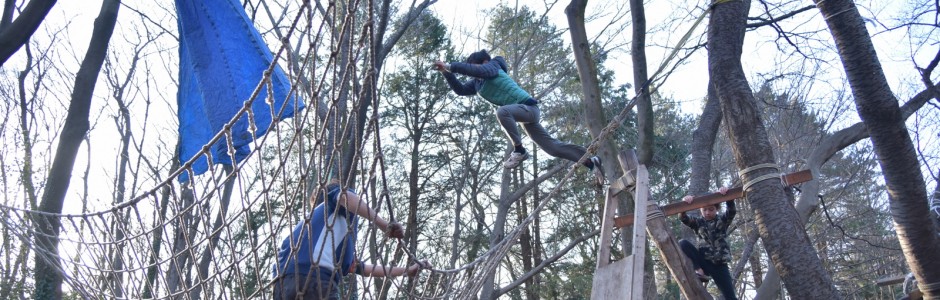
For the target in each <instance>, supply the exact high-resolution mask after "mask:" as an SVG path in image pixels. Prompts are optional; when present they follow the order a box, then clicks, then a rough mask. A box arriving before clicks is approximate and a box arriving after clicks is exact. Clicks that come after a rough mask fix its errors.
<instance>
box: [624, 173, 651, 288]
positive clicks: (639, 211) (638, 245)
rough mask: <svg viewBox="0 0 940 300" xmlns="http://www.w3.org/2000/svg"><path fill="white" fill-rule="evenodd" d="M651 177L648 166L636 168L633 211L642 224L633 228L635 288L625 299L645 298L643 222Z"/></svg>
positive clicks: (644, 239) (633, 275)
mask: <svg viewBox="0 0 940 300" xmlns="http://www.w3.org/2000/svg"><path fill="white" fill-rule="evenodd" d="M649 177H650V176H649V172H648V171H647V170H646V166H644V165H639V166H638V167H637V168H636V194H635V195H634V198H633V199H634V201H633V202H634V207H633V211H634V212H635V213H636V215H637V218H638V219H639V220H637V221H639V222H640V223H639V224H637V225H636V226H633V253H632V254H631V255H630V256H631V258H632V259H633V269H632V270H629V271H630V272H632V275H631V276H632V282H633V283H632V284H633V287H632V288H631V289H630V292H631V293H632V294H628V295H630V297H628V298H625V299H642V298H643V274H644V272H645V271H646V270H645V268H644V266H645V264H646V222H643V220H644V219H645V218H646V210H647V202H648V201H649V195H650V189H649V185H650V178H649Z"/></svg>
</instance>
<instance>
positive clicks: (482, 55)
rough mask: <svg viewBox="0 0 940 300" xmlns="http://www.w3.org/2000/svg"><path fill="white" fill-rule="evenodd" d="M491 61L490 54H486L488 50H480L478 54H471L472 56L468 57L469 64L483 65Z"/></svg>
mask: <svg viewBox="0 0 940 300" xmlns="http://www.w3.org/2000/svg"><path fill="white" fill-rule="evenodd" d="M487 60H490V54H489V53H486V50H480V51H477V52H473V53H470V56H467V63H468V64H482V63H483V62H484V61H487Z"/></svg>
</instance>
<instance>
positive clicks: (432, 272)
mask: <svg viewBox="0 0 940 300" xmlns="http://www.w3.org/2000/svg"><path fill="white" fill-rule="evenodd" d="M311 5H313V6H311ZM360 5H370V6H371V5H373V4H372V3H371V2H368V3H356V4H353V5H351V6H350V8H341V7H333V6H327V7H323V6H320V4H319V3H316V4H311V3H309V2H304V4H303V6H301V7H300V8H298V9H297V10H296V12H295V14H294V17H293V22H292V24H290V26H289V28H288V29H287V30H285V33H284V35H283V36H279V40H280V41H281V42H282V44H281V45H280V46H279V47H277V48H276V50H275V51H274V56H275V60H276V61H278V63H280V64H281V65H282V66H285V68H284V70H285V72H287V73H288V76H289V77H290V79H291V83H292V89H293V90H292V92H291V93H292V95H296V97H293V98H294V99H298V100H295V101H300V100H299V99H306V102H307V103H308V104H307V108H306V109H305V110H303V111H300V112H298V114H297V115H295V116H294V117H293V118H291V119H286V120H278V118H277V117H276V115H274V112H273V111H274V110H273V109H272V119H273V120H275V122H272V123H271V124H272V125H271V127H270V128H268V130H267V134H265V135H263V136H254V141H253V142H252V145H251V146H252V150H251V153H250V154H249V155H248V157H247V158H246V159H244V160H241V161H240V162H236V163H232V164H229V165H223V164H210V166H209V170H208V171H207V172H206V173H205V174H202V175H196V173H195V171H194V170H193V163H194V161H196V160H197V159H208V160H209V161H214V160H213V159H214V158H213V157H212V156H211V154H210V151H209V149H210V146H209V145H212V144H214V143H216V142H217V141H221V142H223V143H226V144H227V148H228V151H229V154H230V155H229V156H230V157H234V152H235V149H234V148H235V147H234V146H233V145H232V143H231V140H232V139H231V137H232V135H233V132H232V127H233V126H232V125H233V124H234V123H235V122H237V121H238V120H247V122H248V124H249V128H250V132H252V134H253V132H254V131H255V130H257V129H258V128H257V126H256V124H255V121H254V119H255V117H256V116H254V115H253V113H252V111H251V109H250V108H251V105H250V104H251V102H253V101H266V102H267V103H269V104H270V103H273V102H274V101H273V99H271V97H273V96H271V95H274V93H273V92H271V91H270V89H271V80H270V73H271V70H272V69H273V68H274V65H273V64H272V66H271V67H270V68H269V70H268V72H266V73H265V76H264V79H262V80H261V81H260V82H259V83H258V85H257V88H256V90H255V93H254V95H253V96H252V97H251V98H250V99H248V100H247V104H246V105H244V106H243V108H242V109H241V110H240V111H239V112H238V113H237V114H236V115H235V116H234V117H233V118H232V120H231V121H230V122H229V123H228V126H226V127H225V128H226V129H225V130H223V131H221V132H219V133H218V134H216V136H215V138H214V139H213V140H211V141H210V142H209V143H208V144H207V146H206V147H203V150H202V151H201V152H200V153H199V154H198V155H197V156H196V157H193V158H192V159H189V160H188V161H186V162H185V163H183V164H182V165H181V166H180V167H179V168H178V169H177V170H176V171H175V172H172V173H170V174H168V175H167V176H166V177H164V179H162V181H161V182H160V183H159V184H157V185H156V186H154V187H153V188H151V189H150V190H148V191H146V192H144V193H141V194H139V195H137V196H135V197H130V198H129V199H128V200H126V201H123V202H120V203H114V204H113V205H111V206H110V207H107V208H103V209H95V208H90V209H89V210H91V212H86V213H81V214H49V213H43V212H40V211H34V210H28V209H23V208H19V207H10V206H2V207H0V213H3V214H4V218H3V219H2V220H3V221H2V225H3V226H5V227H6V229H7V230H9V231H10V232H12V233H13V234H14V235H15V236H17V237H18V238H19V239H20V240H21V241H23V242H24V245H25V246H26V247H28V248H29V250H30V251H33V252H34V253H35V254H36V255H35V257H36V259H43V260H47V261H49V262H53V263H54V264H55V265H57V266H58V267H59V272H60V273H61V274H62V275H63V277H64V280H65V283H66V285H67V289H68V292H70V293H74V294H76V295H78V296H80V297H83V298H90V299H125V298H130V299H136V298H147V299H243V298H269V296H270V294H271V292H272V286H273V282H274V280H275V279H276V278H275V276H274V275H273V266H274V265H275V264H276V261H277V251H278V249H279V247H280V245H281V243H282V241H283V240H284V239H285V237H287V235H288V234H289V233H290V232H291V230H292V228H294V227H295V226H297V224H309V220H310V219H309V218H310V212H311V211H312V210H313V209H314V207H315V206H316V205H319V204H322V201H311V200H310V199H316V197H313V195H316V194H317V193H318V191H319V192H323V191H324V188H325V186H326V184H327V182H328V180H329V179H330V178H331V177H332V176H331V174H335V173H336V172H340V171H337V170H355V173H356V174H357V176H353V177H352V178H355V181H354V182H345V183H344V184H343V185H344V186H348V187H355V189H356V190H357V191H358V195H359V196H360V197H361V198H362V200H363V201H364V202H365V203H368V204H369V205H370V206H371V207H372V208H373V209H374V210H375V211H376V212H378V214H379V215H380V216H383V217H384V218H386V219H389V220H395V219H394V216H392V215H390V214H391V212H390V211H389V210H388V209H389V206H390V203H391V199H390V198H391V197H390V195H389V192H388V190H389V187H388V186H387V184H386V175H385V174H386V169H385V161H384V157H383V155H382V154H383V151H382V145H381V143H380V138H379V137H380V130H379V125H378V118H379V113H378V110H377V109H376V106H375V105H371V104H372V103H371V102H372V101H373V100H374V99H377V95H375V94H374V89H372V91H370V89H368V88H362V87H361V86H356V85H355V84H349V83H348V81H346V80H348V78H365V80H364V81H363V82H366V83H367V84H372V85H373V86H374V85H375V83H376V79H375V76H376V75H377V74H375V73H374V72H372V71H371V70H373V66H372V65H370V64H369V61H373V60H374V57H373V56H374V55H375V54H374V53H372V52H371V51H370V49H374V48H375V43H376V42H375V41H374V40H373V39H372V33H371V31H370V30H371V29H372V27H370V26H367V25H368V24H370V23H371V22H372V21H373V20H371V19H370V20H369V21H368V22H362V20H356V19H355V18H342V17H341V16H343V15H344V14H346V13H348V12H350V9H355V7H357V6H360ZM357 22H358V23H357ZM329 28H334V29H335V30H333V31H331V30H330V29H329ZM359 29H362V33H361V35H357V34H358V33H357V31H359ZM278 34H280V33H278ZM292 53H303V55H295V54H292ZM264 90H267V91H268V92H267V93H266V95H268V96H267V99H256V98H257V95H259V93H260V92H261V91H264ZM370 93H373V94H370ZM633 103H635V99H634V101H633V102H631V103H630V104H629V105H627V106H626V107H625V108H624V109H623V110H622V111H621V112H620V114H619V115H618V116H617V117H615V118H614V119H613V120H612V121H611V122H610V124H609V125H608V126H607V128H605V129H604V131H603V133H602V134H601V135H600V136H599V137H597V138H595V140H594V141H593V142H592V143H591V146H589V147H588V154H586V155H585V157H582V160H585V159H587V157H588V156H589V155H591V154H590V153H594V152H596V149H597V147H598V146H597V145H598V143H597V141H598V140H602V139H605V138H606V137H607V136H609V135H610V134H611V133H612V132H613V131H614V130H615V129H616V128H617V126H619V124H621V123H622V122H623V120H624V119H626V116H627V113H628V112H629V111H630V110H631V109H632V105H633ZM360 132H361V136H362V138H361V139H355V138H352V137H356V136H359V135H360ZM343 161H351V162H352V165H342V163H341V162H343ZM576 167H577V166H576V165H574V164H570V165H569V166H568V170H567V172H566V174H565V175H564V177H563V178H562V179H560V180H559V181H558V183H557V185H556V186H555V187H554V188H552V190H551V192H550V193H548V194H547V195H545V196H544V197H542V198H541V199H539V201H538V206H537V208H535V209H533V210H532V211H531V212H530V213H529V215H528V216H527V217H526V218H525V219H524V220H523V221H522V222H520V223H519V224H518V225H517V226H515V227H514V228H512V229H511V230H510V231H509V232H507V233H506V234H505V236H504V237H503V238H502V240H501V241H500V242H499V243H497V244H496V246H495V247H492V248H491V249H489V250H488V251H486V252H485V253H483V254H481V255H479V256H478V257H477V258H476V259H475V260H473V261H470V262H467V263H465V264H463V265H460V266H457V265H455V264H454V263H453V262H451V263H450V266H449V267H448V268H445V269H440V268H433V269H429V270H424V271H423V272H420V273H419V275H418V276H416V277H387V278H386V277H361V276H345V277H343V282H342V284H340V285H339V290H340V298H343V299H350V298H364V299H376V298H407V299H470V298H476V297H477V294H478V293H479V291H480V289H481V287H482V286H483V285H484V283H485V282H486V278H487V276H488V275H489V276H492V274H493V273H494V272H496V270H497V268H498V267H499V265H500V262H501V260H502V258H503V257H504V256H505V255H506V253H507V252H508V251H510V249H511V247H512V246H513V244H514V243H515V241H516V240H517V239H518V238H519V236H520V235H521V234H522V232H523V231H524V230H525V229H526V228H527V227H528V226H529V225H530V224H531V223H532V222H533V220H534V219H535V218H536V217H537V216H538V214H539V213H540V211H541V210H543V209H544V208H545V207H546V205H547V204H548V203H549V199H552V198H554V197H556V195H557V194H558V192H559V191H560V188H561V187H562V186H564V185H565V184H566V182H567V181H568V180H569V179H570V178H571V177H572V176H573V174H574V171H575V169H576ZM183 173H186V174H187V175H188V178H189V180H188V181H186V182H183V183H181V182H180V181H178V180H177V179H178V178H179V176H180V175H181V174H183ZM340 177H342V176H340ZM83 211H84V210H83ZM332 221H335V219H333V220H331V222H327V225H326V226H327V227H333V226H334V225H337V224H341V223H335V222H332ZM359 223H360V224H359V226H358V227H359V229H360V230H359V234H358V238H357V239H356V241H355V242H356V249H357V250H356V255H357V257H356V258H357V259H358V260H360V261H362V262H363V263H365V264H373V265H380V266H407V265H409V264H412V263H413V262H414V261H416V260H418V259H421V257H422V256H423V255H422V253H421V251H420V247H418V248H415V249H409V246H408V245H405V244H404V243H402V242H401V241H398V240H394V239H389V238H387V237H386V236H385V234H384V233H382V232H381V231H378V230H377V229H376V228H377V227H376V226H375V225H374V224H372V223H371V222H369V221H368V220H364V219H361V220H360V221H359ZM355 225H356V224H352V223H350V224H347V225H346V226H347V229H349V230H352V229H354V227H355ZM340 226H341V225H340ZM55 227H58V228H59V230H58V232H59V234H58V236H52V235H48V234H46V233H43V232H48V231H42V230H39V228H55ZM35 237H46V238H49V239H54V240H58V245H57V248H55V249H54V251H50V250H48V249H47V248H49V247H41V245H38V242H32V241H38V240H36V239H34V238H35ZM319 254H320V255H322V252H321V253H319ZM295 255H296V254H295ZM444 265H446V264H444Z"/></svg>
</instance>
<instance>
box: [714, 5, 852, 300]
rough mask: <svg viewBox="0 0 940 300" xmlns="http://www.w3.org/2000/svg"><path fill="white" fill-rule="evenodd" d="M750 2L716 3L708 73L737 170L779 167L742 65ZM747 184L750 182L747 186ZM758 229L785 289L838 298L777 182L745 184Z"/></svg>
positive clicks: (811, 296)
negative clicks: (766, 166)
mask: <svg viewBox="0 0 940 300" xmlns="http://www.w3.org/2000/svg"><path fill="white" fill-rule="evenodd" d="M749 8H750V1H746V0H745V1H732V2H725V3H721V4H718V5H716V6H715V7H714V10H713V11H712V14H711V18H710V20H709V25H708V72H709V79H710V81H711V82H712V83H714V84H715V90H716V91H717V95H718V98H719V100H720V102H721V108H722V114H723V115H724V116H725V117H724V121H725V124H727V128H728V131H729V134H728V135H729V136H730V137H731V141H732V149H733V152H734V157H735V162H736V164H737V166H738V168H739V169H742V170H743V169H746V168H750V167H752V166H756V165H760V164H768V163H769V164H773V163H775V159H774V155H773V150H772V148H771V145H770V142H769V139H768V136H767V131H766V130H765V129H764V125H763V121H762V120H761V118H760V115H759V114H758V113H759V112H758V109H757V106H756V103H755V101H756V100H755V98H754V94H753V93H752V92H751V90H750V86H749V84H748V82H747V79H746V76H745V73H744V69H743V67H742V65H741V52H742V48H743V45H744V30H745V26H746V18H747V12H748V9H749ZM776 172H777V170H773V169H769V168H762V169H756V170H754V171H752V172H749V173H746V174H743V175H742V176H741V180H742V181H743V182H745V183H749V182H751V181H752V180H755V179H756V178H758V177H761V176H763V175H768V174H773V173H776ZM746 185H747V184H746ZM746 187H747V188H746V189H745V193H746V195H747V196H746V198H747V201H748V203H749V204H750V205H751V207H752V208H753V209H754V214H755V216H756V219H757V224H758V230H759V232H760V236H761V239H762V240H763V241H764V247H765V248H766V249H767V252H768V253H769V254H770V258H771V260H772V261H773V263H774V266H775V267H776V269H777V270H778V271H780V274H781V275H782V277H783V281H784V283H785V284H786V286H787V290H788V291H790V293H791V295H792V296H793V297H794V298H796V299H839V298H841V295H839V293H838V291H837V290H836V289H835V286H834V285H833V284H832V279H831V277H830V276H829V274H828V273H827V272H826V270H825V269H823V268H822V266H821V265H820V262H819V257H817V256H816V253H815V249H813V247H812V244H811V243H810V240H809V236H807V234H806V231H804V230H803V227H802V226H801V223H798V222H794V220H798V218H799V217H798V215H797V213H796V210H795V209H793V207H792V206H791V205H790V204H789V203H788V202H787V201H786V195H785V194H784V191H783V185H782V183H781V182H780V181H779V180H762V181H755V182H754V183H753V184H752V185H749V186H746Z"/></svg>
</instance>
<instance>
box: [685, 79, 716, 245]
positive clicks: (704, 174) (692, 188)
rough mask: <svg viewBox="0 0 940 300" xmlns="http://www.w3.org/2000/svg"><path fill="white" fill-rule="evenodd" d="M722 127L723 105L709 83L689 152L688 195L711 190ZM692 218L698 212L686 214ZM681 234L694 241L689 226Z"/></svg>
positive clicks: (693, 235) (713, 86)
mask: <svg viewBox="0 0 940 300" xmlns="http://www.w3.org/2000/svg"><path fill="white" fill-rule="evenodd" d="M719 127H721V105H720V104H719V103H718V94H717V92H716V91H715V85H713V84H712V83H711V81H709V83H708V94H707V96H706V97H705V107H704V108H703V109H702V115H701V116H699V120H698V127H696V128H695V131H693V132H692V145H690V149H689V152H690V154H691V156H692V162H691V166H690V167H691V172H690V173H691V174H690V175H689V189H688V190H687V191H686V194H688V195H700V194H704V193H705V192H707V191H708V190H709V188H708V186H709V183H708V182H709V178H711V172H712V154H713V152H714V149H715V138H716V137H717V136H718V128H719ZM686 213H688V214H689V215H691V216H698V215H699V211H698V210H691V211H688V212H686ZM680 234H681V236H682V238H684V239H694V238H695V233H694V232H692V229H689V228H688V227H687V226H682V229H681V230H680Z"/></svg>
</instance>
